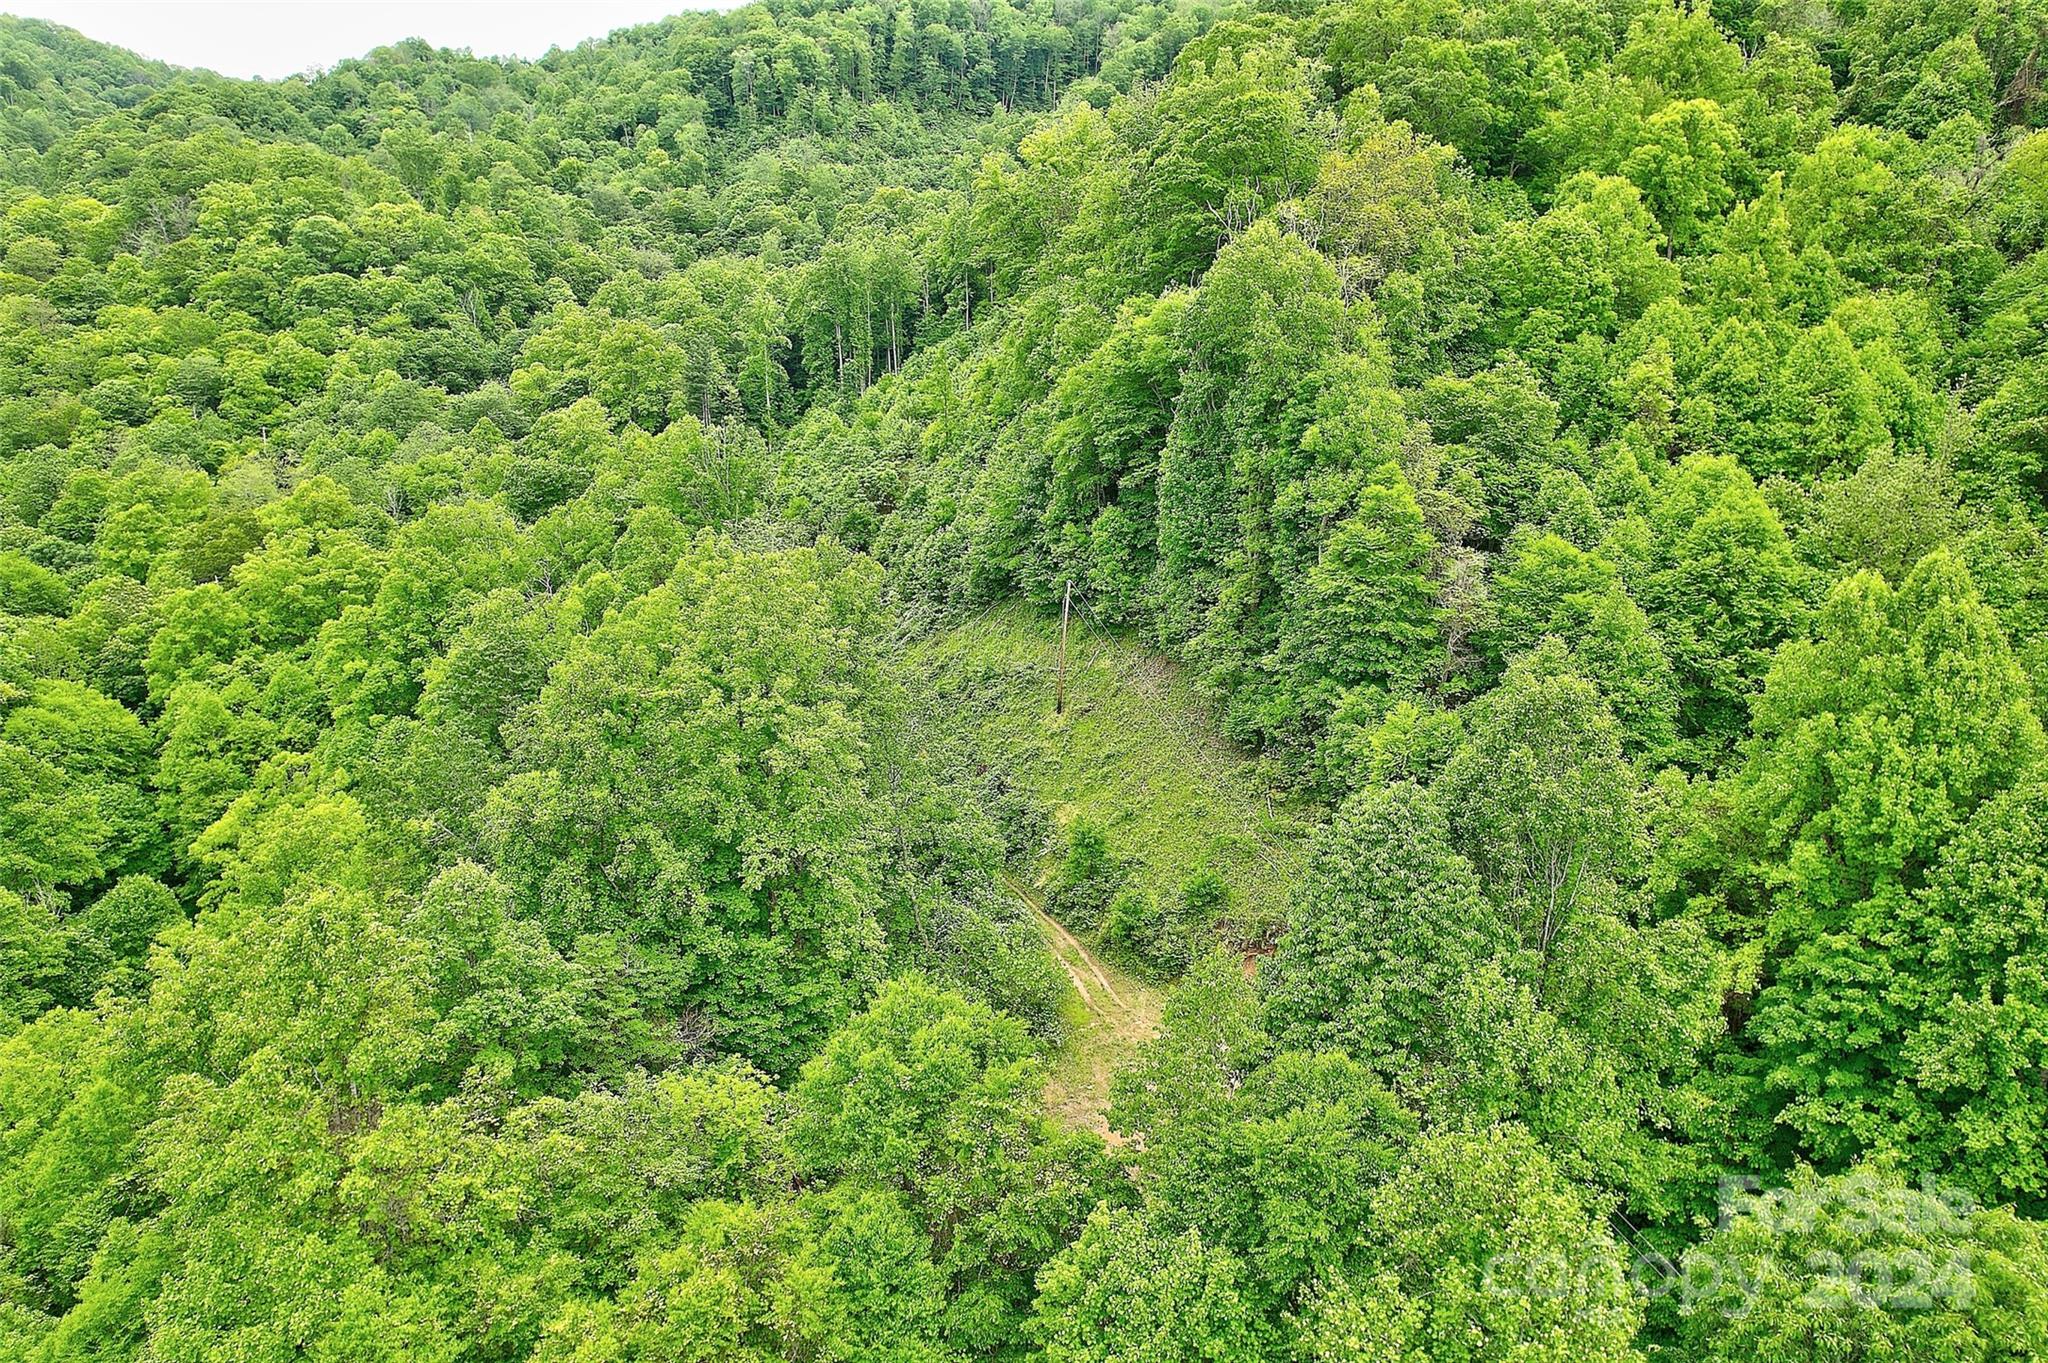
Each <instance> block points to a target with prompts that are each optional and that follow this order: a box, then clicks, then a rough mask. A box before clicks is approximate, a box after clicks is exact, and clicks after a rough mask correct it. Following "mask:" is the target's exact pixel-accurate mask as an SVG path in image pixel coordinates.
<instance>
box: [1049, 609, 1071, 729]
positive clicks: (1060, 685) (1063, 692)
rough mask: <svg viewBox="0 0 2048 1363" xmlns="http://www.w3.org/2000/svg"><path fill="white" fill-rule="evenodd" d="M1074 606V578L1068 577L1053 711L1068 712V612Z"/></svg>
mask: <svg viewBox="0 0 2048 1363" xmlns="http://www.w3.org/2000/svg"><path fill="white" fill-rule="evenodd" d="M1073 607H1074V579H1072V578H1071V577H1070V578H1068V579H1067V594H1066V595H1065V596H1063V597H1061V598H1060V679H1059V681H1058V682H1057V683H1055V684H1054V686H1053V692H1052V712H1053V713H1054V714H1056V715H1063V714H1065V713H1066V712H1067V612H1068V611H1070V610H1072V609H1073Z"/></svg>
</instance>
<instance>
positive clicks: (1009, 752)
mask: <svg viewBox="0 0 2048 1363" xmlns="http://www.w3.org/2000/svg"><path fill="white" fill-rule="evenodd" d="M1067 647H1068V666H1067V705H1066V713H1065V714H1063V715H1062V714H1055V713H1054V708H1053V702H1054V691H1055V689H1056V677H1057V673H1058V666H1059V621H1058V620H1057V618H1052V619H1048V618H1045V617H1043V616H1040V615H1039V614H1037V613H1036V612H1033V611H1030V610H1028V609H1024V608H1002V609H998V610H993V611H989V612H986V613H984V614H982V615H980V616H978V617H977V618H975V619H974V620H972V621H970V622H968V623H966V624H962V625H959V626H957V627H955V628H953V629H950V630H946V631H943V632H941V633H939V634H937V635H935V636H933V637H932V638H931V639H930V640H928V641H926V642H925V643H924V644H922V645H921V646H920V647H919V648H918V649H917V650H916V651H915V654H914V656H915V657H916V659H917V661H918V663H919V665H920V666H921V667H922V668H923V669H924V670H925V671H926V672H927V674H928V676H929V678H930V680H931V683H932V686H933V688H934V690H935V692H936V693H937V694H938V696H939V697H940V698H941V699H942V701H943V702H944V703H945V704H947V705H949V706H950V707H951V710H952V715H953V718H954V719H955V720H956V721H957V722H958V723H959V724H960V725H962V726H963V727H964V728H965V729H966V730H967V731H968V732H969V733H970V734H971V736H972V741H973V742H974V744H975V745H976V746H977V749H978V751H979V754H980V756H981V759H982V760H983V761H985V762H989V763H997V764H1001V765H1002V766H1003V767H1005V768H1006V769H1007V770H1008V772H1009V773H1010V774H1011V776H1012V777H1013V778H1014V779H1015V780H1016V781H1017V782H1018V783H1019V784H1020V785H1021V786H1023V787H1024V788H1026V789H1027V790H1029V791H1030V792H1031V793H1033V794H1034V795H1036V796H1037V797H1038V798H1039V799H1040V800H1042V801H1043V802H1044V803H1045V805H1046V806H1047V807H1048V809H1049V810H1050V812H1051V815H1052V818H1053V821H1054V823H1055V824H1056V825H1058V826H1060V827H1065V826H1067V825H1069V824H1071V823H1072V822H1073V821H1074V820H1075V819H1077V818H1079V819H1087V820H1089V821H1091V822H1093V823H1094V824H1096V825H1098V826H1099V827H1100V828H1101V829H1102V831H1103V832H1104V834H1105V835H1106V837H1107V839H1108V841H1109V844H1110V847H1111V850H1112V851H1113V852H1115V853H1116V854H1117V855H1118V856H1119V857H1124V858H1128V859H1130V860H1131V861H1132V862H1134V863H1135V864H1136V866H1135V870H1136V875H1135V879H1137V880H1138V881H1139V882H1140V883H1141V884H1143V885H1144V886H1145V887H1146V888H1148V889H1150V890H1151V891H1152V892H1153V893H1154V894H1156V895H1158V896H1160V897H1162V898H1169V897H1172V896H1176V895H1178V894H1180V892H1181V890H1182V887H1183V886H1184V885H1185V883H1186V882H1187V880H1188V878H1189V877H1190V876H1191V875H1193V874H1195V873H1197V872H1199V871H1203V870H1210V871H1214V872H1215V873H1216V874H1217V875H1219V876H1221V877H1222V879H1223V881H1224V882H1225V883H1226V884H1227V885H1228V886H1229V888H1230V906H1231V907H1230V913H1229V925H1228V926H1229V931H1230V933H1231V935H1232V936H1234V937H1235V938H1236V939H1237V940H1238V941H1240V942H1242V943H1253V942H1261V941H1264V940H1266V939H1267V938H1268V937H1269V936H1270V935H1271V933H1272V932H1273V931H1274V930H1275V928H1276V927H1277V925H1278V924H1279V922H1280V921H1281V918H1282V916H1283V914H1284V912H1285V909H1286V902H1287V892H1288V886H1289V884H1290V882H1291V881H1292V879H1293V878H1294V877H1295V876H1296V875H1298V874H1299V872H1300V869H1301V863H1302V840H1303V838H1304V836H1305V834H1306V831H1307V828H1308V820H1309V817H1310V815H1309V812H1308V811H1307V809H1306V808H1305V807H1303V806H1302V805H1300V804H1290V803H1288V802H1287V800H1286V799H1285V797H1284V794H1283V793H1281V792H1276V791H1275V790H1273V789H1272V788H1270V787H1269V786H1268V785H1267V784H1266V783H1264V782H1263V781H1262V780H1261V779H1260V775H1259V771H1258V767H1257V764H1256V763H1255V762H1254V761H1253V760H1252V759H1251V758H1250V757H1249V756H1248V755H1246V754H1245V753H1244V752H1243V751H1242V750H1240V749H1238V748H1237V747H1236V746H1234V745H1233V744H1231V743H1230V742H1228V741H1227V740H1226V739H1224V738H1222V737H1221V736H1220V735H1218V734H1217V733H1216V731H1215V728H1214V726H1213V724H1212V722H1211V708H1210V706H1209V703H1208V702H1207V700H1206V699H1205V698H1204V697H1202V696H1201V695H1200V694H1199V692H1198V691H1197V689H1196V688H1195V686H1194V684H1193V682H1192V680H1191V679H1190V678H1188V677H1187V676H1186V674H1185V673H1184V672H1183V671H1182V669H1181V668H1180V667H1179V666H1178V665H1177V664H1175V663H1174V662H1173V661H1172V660H1170V659H1168V658H1165V657H1162V656H1161V655H1159V654H1157V653H1154V652H1152V651H1150V650H1148V649H1146V648H1144V647H1143V646H1142V645H1140V644H1138V643H1136V642H1135V641H1133V640H1131V639H1129V638H1128V637H1124V636H1120V635H1117V634H1114V633H1110V632H1107V631H1104V630H1101V629H1098V628H1095V627H1094V626H1093V625H1091V624H1090V623H1088V622H1087V621H1086V620H1084V619H1079V618H1077V619H1074V620H1073V622H1072V624H1071V628H1070V633H1069V637H1068V645H1067ZM1045 869H1046V868H1044V867H1042V866H1041V867H1039V868H1036V870H1035V872H1034V873H1039V872H1043V871H1044V870H1045Z"/></svg>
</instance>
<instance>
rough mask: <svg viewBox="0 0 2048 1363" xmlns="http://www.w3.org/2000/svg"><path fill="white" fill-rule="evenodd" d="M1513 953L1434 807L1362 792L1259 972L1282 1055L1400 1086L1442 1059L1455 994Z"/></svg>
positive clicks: (1392, 790) (1422, 800) (1334, 827)
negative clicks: (1375, 1073)
mask: <svg viewBox="0 0 2048 1363" xmlns="http://www.w3.org/2000/svg"><path fill="white" fill-rule="evenodd" d="M1510 946H1511V939H1510V938H1509V936H1508V934H1507V931H1506V925H1505V924H1504V923H1503V921H1502V920H1501V918H1500V917H1499V915H1498V914H1496V913H1495V911H1494V909H1493V906H1492V905H1491V904H1489V903H1487V902H1486V900H1485V898H1484V896H1483V895H1482V894H1481V893H1480V889H1479V880H1478V877H1477V876H1476V875H1474V874H1473V871H1472V866H1471V863H1470V862H1468V861H1466V860H1465V858H1464V857H1462V856H1460V855H1459V854H1458V853H1457V852H1456V851H1455V850H1453V849H1452V847H1451V842H1450V832H1449V830H1448V828H1447V827H1446V825H1445V821H1444V815H1443V811H1442V809H1441V808H1440V807H1439V806H1438V805H1437V803H1436V802H1435V801H1433V800H1432V799H1430V798H1429V796H1428V795H1427V794H1426V793H1424V792H1423V791H1421V790H1419V789H1418V788H1416V787H1415V786H1413V785H1410V784H1408V783H1406V782H1401V783H1397V784H1394V785H1391V786H1388V787H1386V788H1385V789H1384V790H1369V791H1364V792H1361V793H1360V794H1358V795H1356V796H1354V797H1352V799H1351V800H1349V801H1347V802H1346V804H1345V805H1344V807H1343V809H1341V810H1339V811H1338V813H1337V816H1336V818H1335V819H1334V820H1333V821H1332V822H1331V824H1330V826H1329V827H1328V828H1327V829H1325V830H1324V831H1323V832H1322V833H1321V834H1320V835H1318V837H1317V839H1316V843H1315V846H1314V849H1313V851H1312V853H1311V855H1310V858H1309V865H1308V870H1307V873H1306V875H1305V877H1304V882H1303V885H1302V888H1301V889H1300V891H1299V892H1298V893H1297V894H1296V896H1295V900H1294V904H1293V907H1292V908H1291V909H1290V910H1289V913H1288V922H1287V932H1286V934H1285V935H1284V936H1282V937H1281V939H1280V945H1279V949H1278V951H1277V952H1276V953H1275V954H1274V956H1273V958H1272V960H1271V961H1270V962H1268V963H1267V964H1266V965H1265V966H1264V967H1262V968H1261V970H1260V972H1259V986H1260V991H1261V992H1262V993H1263V994H1264V995H1265V999H1266V1013H1267V1025H1268V1026H1269V1027H1270V1028H1271V1030H1272V1032H1273V1036H1274V1038H1275V1040H1276V1041H1277V1042H1279V1043H1280V1044H1281V1045H1285V1046H1291V1047H1295V1048H1299V1049H1304V1050H1306V1049H1324V1050H1344V1051H1348V1052H1350V1053H1351V1054H1352V1055H1354V1056H1357V1057H1358V1058H1360V1059H1361V1060H1364V1061H1367V1062H1368V1063H1370V1064H1372V1065H1374V1066H1375V1067H1377V1068H1380V1069H1381V1070H1382V1071H1383V1072H1385V1073H1388V1074H1392V1075H1397V1076H1405V1075H1407V1074H1408V1073H1410V1072H1411V1070H1412V1068H1413V1067H1415V1066H1418V1065H1424V1064H1427V1063H1428V1062H1429V1061H1430V1060H1431V1059H1432V1058H1434V1057H1436V1056H1438V1055H1440V1054H1441V1052H1442V1050H1443V1046H1444V1041H1445V1038H1444V1035H1443V1033H1444V1028H1445V1026H1446V1022H1447V1019H1446V1018H1445V1016H1444V1001H1445V999H1446V998H1447V997H1449V996H1451V995H1452V994H1453V993H1454V992H1455V990H1456V988H1457V985H1458V982H1459V981H1461V980H1462V979H1464V978H1465V976H1466V975H1467V974H1469V972H1471V971H1472V970H1473V969H1474V968H1475V967H1476V966H1478V965H1479V964H1480V963H1482V962H1485V961H1489V960H1493V959H1495V958H1497V957H1498V956H1500V955H1501V954H1503V953H1504V952H1505V951H1507V950H1508V949H1509V948H1510Z"/></svg>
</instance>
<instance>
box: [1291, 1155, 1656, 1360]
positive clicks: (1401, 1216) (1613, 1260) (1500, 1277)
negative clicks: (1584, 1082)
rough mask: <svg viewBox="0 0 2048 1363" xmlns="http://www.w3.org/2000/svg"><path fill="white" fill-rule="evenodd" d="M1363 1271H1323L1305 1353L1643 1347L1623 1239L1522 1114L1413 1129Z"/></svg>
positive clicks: (1464, 1355)
mask: <svg viewBox="0 0 2048 1363" xmlns="http://www.w3.org/2000/svg"><path fill="white" fill-rule="evenodd" d="M1373 1213H1374V1216H1373V1225H1372V1232H1371V1235H1370V1237H1369V1241H1368V1245H1367V1247H1366V1251H1365V1255H1364V1259H1363V1265H1362V1268H1361V1270H1360V1272H1359V1273H1358V1274H1357V1275H1355V1276H1353V1277H1350V1278H1345V1279H1339V1280H1334V1281H1332V1282H1329V1283H1326V1284H1325V1285H1324V1286H1323V1288H1322V1290H1321V1291H1320V1292H1319V1294H1318V1296H1317V1298H1316V1300H1315V1303H1314V1306H1313V1308H1312V1310H1311V1311H1310V1313H1309V1316H1308V1318H1307V1320H1306V1321H1305V1322H1304V1329H1303V1335H1304V1340H1303V1344H1304V1347H1303V1353H1304V1355H1305V1356H1306V1357H1308V1358H1312V1359H1318V1360H1330V1363H1337V1361H1338V1360H1343V1361H1344V1363H1351V1361H1353V1360H1358V1361H1360V1363H1362V1361H1363V1360H1368V1359H1374V1360H1378V1359H1386V1360H1393V1359H1400V1360H1409V1359H1416V1360H1419V1359H1429V1360H1432V1363H1438V1361H1441V1363H1452V1360H1456V1361H1457V1363H1480V1361H1481V1360H1495V1359H1498V1360H1509V1359H1516V1360H1519V1359H1538V1358H1541V1359H1559V1360H1563V1359H1568V1358H1569V1359H1611V1360H1617V1363H1621V1361H1625V1360H1633V1359H1639V1358H1640V1357H1641V1354H1639V1353H1638V1352H1637V1351H1636V1349H1635V1348H1634V1346H1633V1343H1632V1340H1633V1338H1634V1335H1635V1331H1636V1329H1637V1327H1638V1325H1639V1324H1640V1322H1641V1320H1642V1314H1643V1307H1642V1302H1641V1299H1640V1298H1639V1297H1638V1296H1637V1295H1636V1291H1635V1288H1634V1286H1633V1285H1632V1284H1631V1282H1630V1281H1629V1277H1628V1269H1627V1264H1626V1261H1625V1256H1624V1254H1623V1252H1622V1249H1621V1247H1620V1246H1619V1245H1617V1244H1616V1243H1615V1242H1614V1240H1613V1239H1612V1238H1611V1237H1610V1236H1609V1235H1608V1233H1607V1229H1606V1226H1605V1225H1604V1224H1603V1223H1602V1218H1601V1217H1600V1216H1599V1215H1598V1214H1597V1211H1596V1210H1595V1209H1594V1208H1591V1207H1588V1206H1587V1205H1586V1204H1585V1203H1584V1201H1583V1200H1582V1199H1581V1198H1580V1197H1579V1196H1578V1195H1577V1194H1576V1193H1575V1192H1574V1191H1573V1190H1572V1189H1571V1188H1570V1187H1569V1185H1565V1184H1561V1183H1560V1182H1559V1181H1558V1179H1557V1176H1556V1171H1555V1170H1554V1169H1553V1168H1552V1166H1551V1164H1550V1162H1549V1161H1548V1160H1547V1159H1546V1158H1545V1157H1544V1155H1543V1151H1542V1148H1541V1147H1540V1146H1538V1145H1537V1144H1536V1143H1535V1142H1534V1141H1532V1140H1531V1139H1530V1138H1529V1136H1528V1133H1526V1132H1524V1131H1521V1130H1519V1129H1517V1128H1515V1127H1512V1126H1508V1127H1495V1128H1492V1129H1490V1130H1485V1131H1478V1132H1471V1133H1466V1132H1450V1133H1445V1134H1443V1135H1438V1136H1426V1137H1424V1138H1423V1139H1421V1140H1420V1141H1418V1142H1416V1144H1415V1146H1414V1148H1413V1149H1412V1150H1411V1151H1410V1154H1409V1158H1408V1162H1407V1163H1406V1164H1405V1165H1404V1166H1403V1167H1402V1169H1401V1171H1400V1173H1399V1175H1398V1176H1397V1177H1396V1178H1394V1179H1393V1180H1391V1181H1389V1182H1388V1183H1387V1184H1386V1185H1385V1186H1384V1187H1382V1188H1381V1189H1380V1190H1379V1192H1378V1193H1377V1194H1376V1195H1375V1196H1374V1198H1373Z"/></svg>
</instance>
